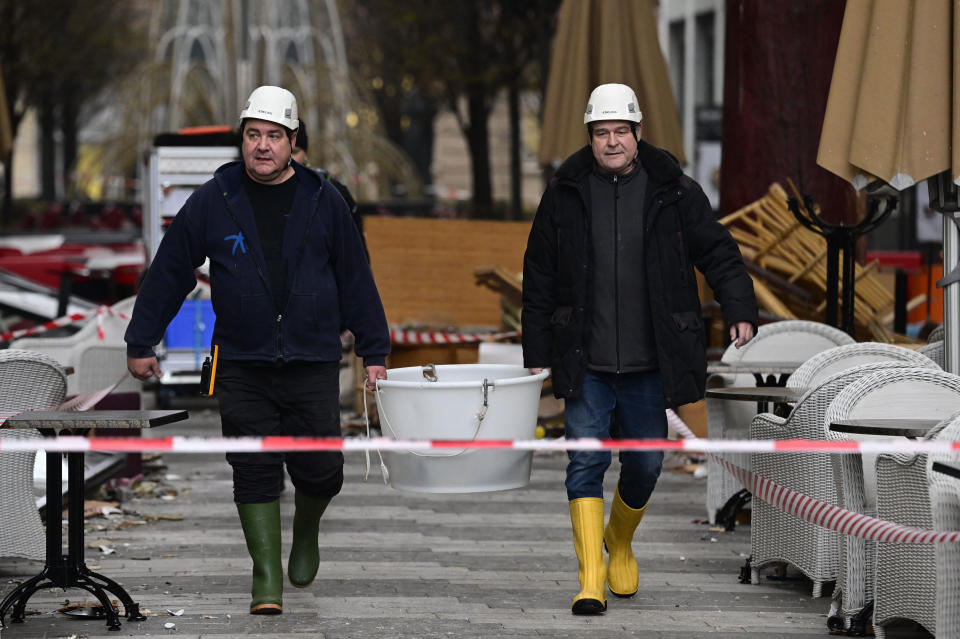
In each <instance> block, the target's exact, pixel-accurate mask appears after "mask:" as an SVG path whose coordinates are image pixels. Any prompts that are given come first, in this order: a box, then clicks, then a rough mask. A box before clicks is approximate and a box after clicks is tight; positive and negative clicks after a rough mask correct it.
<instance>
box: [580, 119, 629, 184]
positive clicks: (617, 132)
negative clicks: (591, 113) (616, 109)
mask: <svg viewBox="0 0 960 639" xmlns="http://www.w3.org/2000/svg"><path fill="white" fill-rule="evenodd" d="M630 124H631V123H630V122H625V121H623V120H601V121H600V122H595V123H594V124H593V133H592V134H591V136H590V147H591V148H592V149H593V157H594V158H596V160H597V164H599V165H600V168H601V169H603V170H604V171H606V172H608V173H615V174H617V175H622V174H624V173H628V172H629V171H630V170H631V169H632V168H633V158H634V156H636V154H637V138H639V137H640V126H639V125H637V137H634V136H633V130H632V129H631V128H630Z"/></svg>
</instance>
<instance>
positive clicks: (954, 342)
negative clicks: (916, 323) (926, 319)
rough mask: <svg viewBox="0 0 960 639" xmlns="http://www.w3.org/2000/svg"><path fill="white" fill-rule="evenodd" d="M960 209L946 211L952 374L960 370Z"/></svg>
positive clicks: (943, 283) (947, 339)
mask: <svg viewBox="0 0 960 639" xmlns="http://www.w3.org/2000/svg"><path fill="white" fill-rule="evenodd" d="M958 215H960V213H958V212H950V213H947V212H944V213H943V273H944V276H943V279H941V280H940V281H939V282H937V288H942V289H943V329H944V330H943V337H944V342H943V363H944V369H945V370H946V371H947V372H948V373H953V374H955V375H956V374H958V373H960V348H958V346H960V343H958V342H960V284H958V281H960V268H958V266H960V264H958V262H960V219H958V217H957V216H958Z"/></svg>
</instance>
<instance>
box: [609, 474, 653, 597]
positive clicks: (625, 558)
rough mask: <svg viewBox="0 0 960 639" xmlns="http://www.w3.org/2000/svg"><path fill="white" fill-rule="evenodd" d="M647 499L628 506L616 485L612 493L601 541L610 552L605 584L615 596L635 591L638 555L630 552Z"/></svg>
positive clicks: (637, 577)
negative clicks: (641, 504) (634, 505)
mask: <svg viewBox="0 0 960 639" xmlns="http://www.w3.org/2000/svg"><path fill="white" fill-rule="evenodd" d="M649 503H650V501H649V500H647V503H646V504H644V505H643V508H630V506H627V505H626V504H625V503H624V502H623V500H622V499H621V498H620V489H619V488H618V489H617V492H616V493H615V494H614V496H613V506H612V507H611V508H610V521H609V522H608V523H607V528H606V530H604V531H603V544H604V546H606V548H607V552H608V553H610V564H609V566H608V567H607V585H608V586H610V592H612V593H613V594H614V595H616V596H617V597H632V596H634V595H635V594H637V585H638V583H639V581H640V578H639V572H638V570H637V558H636V557H635V556H634V555H633V547H632V543H633V533H634V531H636V529H637V526H639V525H640V520H641V519H643V513H644V511H645V510H646V509H647V505H648V504H649Z"/></svg>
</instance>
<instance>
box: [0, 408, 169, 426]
mask: <svg viewBox="0 0 960 639" xmlns="http://www.w3.org/2000/svg"><path fill="white" fill-rule="evenodd" d="M187 417H188V414H187V411H185V410H88V411H26V412H23V413H19V414H17V415H14V416H13V417H8V418H7V420H6V421H5V422H3V424H0V428H41V429H42V428H73V429H79V430H89V429H91V428H132V429H135V428H154V427H157V426H163V425H164V424H171V423H173V422H179V421H182V420H184V419H187Z"/></svg>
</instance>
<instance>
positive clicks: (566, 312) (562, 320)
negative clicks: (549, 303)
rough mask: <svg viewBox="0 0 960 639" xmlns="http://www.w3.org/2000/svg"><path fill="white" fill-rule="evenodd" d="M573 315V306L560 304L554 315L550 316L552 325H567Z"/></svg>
mask: <svg viewBox="0 0 960 639" xmlns="http://www.w3.org/2000/svg"><path fill="white" fill-rule="evenodd" d="M572 315H573V307H572V306H558V307H557V308H556V309H555V310H554V311H553V315H551V316H550V324H551V325H552V326H566V325H567V324H569V323H570V317H571V316H572Z"/></svg>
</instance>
